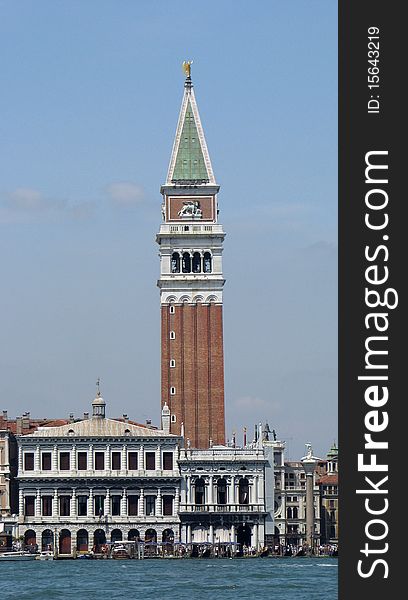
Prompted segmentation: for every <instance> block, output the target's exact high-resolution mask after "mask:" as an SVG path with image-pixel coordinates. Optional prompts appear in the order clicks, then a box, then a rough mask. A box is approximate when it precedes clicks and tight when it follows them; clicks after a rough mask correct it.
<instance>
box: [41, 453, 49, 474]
mask: <svg viewBox="0 0 408 600" xmlns="http://www.w3.org/2000/svg"><path fill="white" fill-rule="evenodd" d="M41 469H42V470H43V471H51V452H43V453H42V454H41Z"/></svg>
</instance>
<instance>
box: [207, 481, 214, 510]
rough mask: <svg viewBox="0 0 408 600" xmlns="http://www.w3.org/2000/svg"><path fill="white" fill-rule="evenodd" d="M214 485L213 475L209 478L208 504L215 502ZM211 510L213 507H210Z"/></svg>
mask: <svg viewBox="0 0 408 600" xmlns="http://www.w3.org/2000/svg"><path fill="white" fill-rule="evenodd" d="M213 486H214V478H213V476H212V475H210V476H209V478H208V504H213V503H214V500H213V489H214V488H213ZM210 510H211V508H210Z"/></svg>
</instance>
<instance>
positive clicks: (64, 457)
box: [59, 452, 69, 471]
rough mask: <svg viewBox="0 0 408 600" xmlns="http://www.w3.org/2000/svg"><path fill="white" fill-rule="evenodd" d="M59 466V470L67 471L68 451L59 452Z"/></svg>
mask: <svg viewBox="0 0 408 600" xmlns="http://www.w3.org/2000/svg"><path fill="white" fill-rule="evenodd" d="M59 468H60V471H69V452H60V455H59Z"/></svg>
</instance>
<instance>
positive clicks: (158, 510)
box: [156, 488, 163, 517]
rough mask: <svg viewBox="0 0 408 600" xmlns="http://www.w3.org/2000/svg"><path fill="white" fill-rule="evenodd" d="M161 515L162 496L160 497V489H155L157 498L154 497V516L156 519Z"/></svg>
mask: <svg viewBox="0 0 408 600" xmlns="http://www.w3.org/2000/svg"><path fill="white" fill-rule="evenodd" d="M162 514H163V511H162V495H161V489H160V488H158V489H157V497H156V515H157V516H158V517H161V516H162Z"/></svg>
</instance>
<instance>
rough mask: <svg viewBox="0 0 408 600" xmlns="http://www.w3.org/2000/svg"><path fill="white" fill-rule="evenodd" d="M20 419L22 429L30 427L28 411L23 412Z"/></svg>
mask: <svg viewBox="0 0 408 600" xmlns="http://www.w3.org/2000/svg"><path fill="white" fill-rule="evenodd" d="M21 420H22V427H23V429H30V413H29V412H25V413H24V414H23V416H22V419H21Z"/></svg>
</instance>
